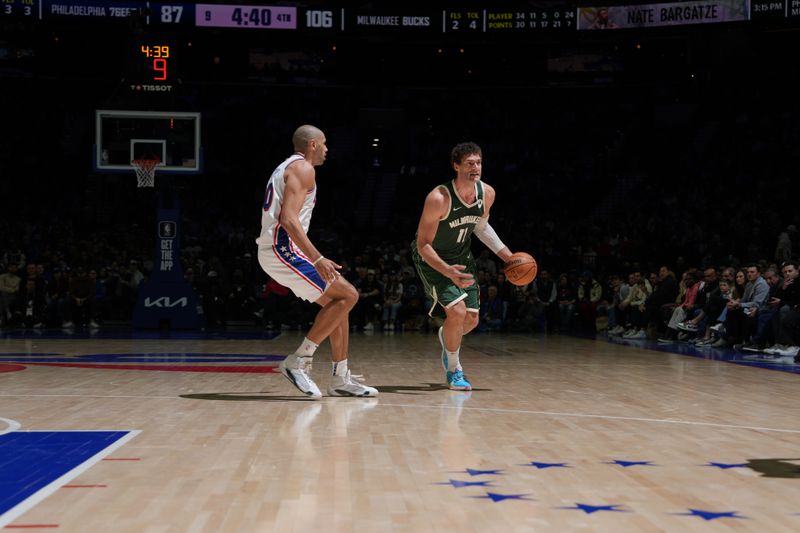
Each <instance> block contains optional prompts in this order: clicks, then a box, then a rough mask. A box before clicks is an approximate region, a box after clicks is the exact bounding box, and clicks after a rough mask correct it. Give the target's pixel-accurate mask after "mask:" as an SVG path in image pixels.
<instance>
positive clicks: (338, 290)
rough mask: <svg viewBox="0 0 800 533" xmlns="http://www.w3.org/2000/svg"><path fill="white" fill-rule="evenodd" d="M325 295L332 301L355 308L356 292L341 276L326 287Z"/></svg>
mask: <svg viewBox="0 0 800 533" xmlns="http://www.w3.org/2000/svg"><path fill="white" fill-rule="evenodd" d="M325 295H326V296H328V297H329V298H331V299H333V300H343V301H344V302H346V303H347V305H349V306H350V307H353V306H355V304H356V303H357V302H358V291H357V290H356V288H355V287H353V285H352V284H351V283H350V282H349V281H347V280H346V279H344V278H343V277H341V276H340V277H338V278H336V281H334V282H333V283H331V284H330V285H329V286H328V289H327V290H326V291H325Z"/></svg>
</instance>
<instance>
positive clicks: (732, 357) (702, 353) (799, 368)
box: [598, 336, 800, 374]
mask: <svg viewBox="0 0 800 533" xmlns="http://www.w3.org/2000/svg"><path fill="white" fill-rule="evenodd" d="M598 338H601V337H599V336H598ZM608 341H609V342H611V343H613V344H619V345H621V346H634V347H637V348H645V349H647V350H655V351H658V352H665V353H674V354H678V355H688V356H690V357H699V358H700V359H710V360H714V361H724V362H727V363H734V364H737V365H744V366H752V367H756V368H764V369H767V370H778V371H780V372H789V373H792V374H800V364H797V363H794V362H793V361H792V358H791V357H784V358H773V357H769V356H767V355H754V354H743V353H740V352H737V351H736V350H734V349H733V348H712V347H711V346H701V347H696V346H694V345H693V344H689V343H686V342H672V343H669V344H665V343H658V342H657V341H650V340H638V339H623V338H620V337H609V339H608Z"/></svg>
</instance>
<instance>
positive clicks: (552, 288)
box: [512, 269, 558, 333]
mask: <svg viewBox="0 0 800 533" xmlns="http://www.w3.org/2000/svg"><path fill="white" fill-rule="evenodd" d="M525 287H527V285H526V286H525ZM525 287H522V294H521V295H520V294H519V292H517V289H520V287H516V286H515V287H514V298H515V299H517V300H520V296H521V301H522V302H523V303H524V302H526V301H527V294H526V292H525ZM533 289H534V290H533V294H534V296H535V298H536V301H538V302H541V305H542V306H543V311H544V319H545V324H546V328H547V332H548V333H553V332H554V331H555V330H556V328H557V327H558V301H557V299H558V291H557V287H556V284H555V283H553V278H551V277H550V272H549V271H547V270H545V269H542V270H541V271H540V272H539V275H538V276H536V279H535V280H533ZM517 311H518V309H517V310H515V311H514V313H513V315H512V316H519V313H518V312H517Z"/></svg>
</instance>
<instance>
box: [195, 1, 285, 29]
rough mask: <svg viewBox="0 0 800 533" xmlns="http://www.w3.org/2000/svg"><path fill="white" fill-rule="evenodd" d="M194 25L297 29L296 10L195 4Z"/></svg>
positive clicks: (278, 7)
mask: <svg viewBox="0 0 800 533" xmlns="http://www.w3.org/2000/svg"><path fill="white" fill-rule="evenodd" d="M195 24H196V25H197V26H208V27H213V28H254V29H264V28H271V29H282V30H294V29H297V8H296V7H285V6H233V5H231V6H229V5H220V4H197V6H196V7H195Z"/></svg>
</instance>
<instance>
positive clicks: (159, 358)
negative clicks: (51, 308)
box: [0, 352, 286, 363]
mask: <svg viewBox="0 0 800 533" xmlns="http://www.w3.org/2000/svg"><path fill="white" fill-rule="evenodd" d="M57 355H61V354H38V353H37V354H26V355H19V354H16V353H14V354H0V362H15V363H252V362H259V361H283V360H284V359H285V358H286V356H285V355H268V354H264V355H261V354H247V353H208V354H205V353H180V352H168V353H115V354H91V355H78V356H73V357H69V356H63V357H53V356H57Z"/></svg>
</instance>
